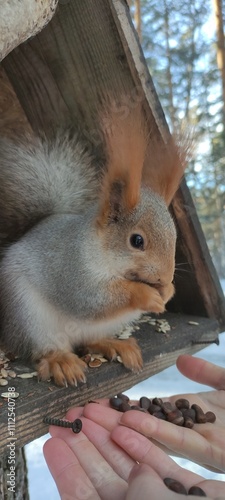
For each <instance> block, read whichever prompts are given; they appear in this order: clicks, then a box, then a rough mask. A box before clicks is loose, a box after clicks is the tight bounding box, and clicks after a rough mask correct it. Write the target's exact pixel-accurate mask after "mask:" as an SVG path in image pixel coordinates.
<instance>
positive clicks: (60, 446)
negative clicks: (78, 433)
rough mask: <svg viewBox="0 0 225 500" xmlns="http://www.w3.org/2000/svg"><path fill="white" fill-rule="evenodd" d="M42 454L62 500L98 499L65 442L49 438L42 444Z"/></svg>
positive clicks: (93, 488)
mask: <svg viewBox="0 0 225 500" xmlns="http://www.w3.org/2000/svg"><path fill="white" fill-rule="evenodd" d="M43 452H44V456H45V460H46V462H47V464H48V467H49V470H50V472H51V474H52V476H53V478H54V481H55V483H56V486H57V488H58V491H59V494H60V497H61V499H62V500H63V499H67V500H69V499H71V500H72V499H74V498H76V499H77V500H89V499H90V500H99V499H100V496H99V494H98V493H97V491H96V489H95V487H94V486H93V484H92V483H91V481H90V479H89V478H88V476H87V474H86V472H85V471H84V469H83V468H82V466H81V465H80V463H79V460H78V459H77V457H76V456H75V455H74V453H73V452H72V450H71V449H70V447H69V446H68V445H67V443H65V441H63V440H62V439H59V438H50V439H49V440H48V441H46V443H45V444H44V447H43Z"/></svg>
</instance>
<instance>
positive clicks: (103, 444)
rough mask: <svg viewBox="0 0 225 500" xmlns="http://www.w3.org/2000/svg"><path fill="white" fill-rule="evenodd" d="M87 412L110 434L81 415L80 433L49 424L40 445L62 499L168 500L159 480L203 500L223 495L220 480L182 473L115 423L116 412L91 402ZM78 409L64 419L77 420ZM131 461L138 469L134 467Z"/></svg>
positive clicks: (157, 450) (145, 441)
mask: <svg viewBox="0 0 225 500" xmlns="http://www.w3.org/2000/svg"><path fill="white" fill-rule="evenodd" d="M87 408H88V411H89V413H90V412H91V413H92V414H93V415H94V414H95V412H96V411H97V414H99V412H100V413H101V414H102V417H103V418H105V419H108V418H109V420H110V425H112V426H113V431H112V433H111V434H110V432H109V431H107V430H106V429H105V428H104V427H103V426H101V425H98V424H96V423H95V422H94V421H93V420H91V419H89V418H87V417H83V416H82V417H81V418H82V422H83V430H82V432H81V433H79V434H76V435H75V434H73V433H72V432H71V430H70V429H62V428H57V427H53V426H51V427H50V432H51V434H52V436H53V437H52V438H51V439H50V440H49V441H47V442H46V443H45V445H44V455H45V458H46V461H47V463H48V465H49V468H50V471H51V473H52V475H53V478H54V479H55V481H56V484H57V487H58V489H59V493H60V496H61V498H62V500H72V499H74V500H75V499H77V500H79V499H83V500H86V499H93V500H97V499H100V498H101V499H102V500H114V499H115V498H116V499H118V500H125V499H127V500H134V499H135V500H136V499H137V497H138V496H139V497H141V498H143V499H145V498H146V499H147V498H148V499H150V500H158V499H159V498H162V499H163V500H174V492H172V491H170V490H168V489H167V487H166V486H165V484H164V483H163V478H165V477H172V478H173V479H175V480H177V481H179V482H181V483H182V484H183V485H184V486H185V488H186V489H187V490H188V489H189V488H190V487H191V486H193V485H198V486H199V487H201V488H202V489H203V490H204V491H205V492H206V494H207V495H208V496H207V498H208V500H209V499H216V498H217V499H218V498H219V497H220V498H222V497H224V496H225V485H224V483H222V482H221V481H211V480H209V481H207V480H204V479H203V478H202V477H201V476H199V475H197V474H194V473H192V472H190V471H186V470H184V469H183V468H181V467H179V466H178V465H177V464H176V463H175V462H174V461H173V460H172V459H171V458H170V457H168V456H167V455H166V454H165V453H164V452H163V451H162V450H161V449H160V448H159V447H157V446H155V445H154V444H153V443H152V442H151V441H150V440H149V439H147V438H146V437H145V436H143V435H141V434H139V433H137V432H136V431H134V430H133V429H130V428H127V427H125V426H121V425H118V420H119V419H120V416H121V414H119V413H118V412H116V411H115V410H112V409H110V408H108V407H106V406H103V405H97V404H90V405H87V407H85V410H87ZM82 410H83V409H82V408H76V409H73V410H70V412H69V414H68V415H67V418H69V419H70V420H74V419H75V418H78V417H80V416H81V413H82ZM129 413H133V414H136V412H129ZM94 417H95V418H96V415H94ZM137 461H138V462H140V463H142V464H144V465H141V466H140V465H139V466H137V464H136V462H137ZM197 498H198V497H196V500H197ZM176 499H177V500H182V499H183V495H180V494H176Z"/></svg>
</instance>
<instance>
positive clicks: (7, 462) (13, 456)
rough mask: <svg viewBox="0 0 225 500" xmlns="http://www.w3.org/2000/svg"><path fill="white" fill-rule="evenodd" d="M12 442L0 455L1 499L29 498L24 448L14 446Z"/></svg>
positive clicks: (23, 499)
mask: <svg viewBox="0 0 225 500" xmlns="http://www.w3.org/2000/svg"><path fill="white" fill-rule="evenodd" d="M14 443H15V442H13V443H12V444H11V446H10V442H9V452H8V454H7V455H5V456H4V457H0V498H1V500H29V493H28V479H27V466H26V457H25V453H24V448H18V449H17V448H15V446H14Z"/></svg>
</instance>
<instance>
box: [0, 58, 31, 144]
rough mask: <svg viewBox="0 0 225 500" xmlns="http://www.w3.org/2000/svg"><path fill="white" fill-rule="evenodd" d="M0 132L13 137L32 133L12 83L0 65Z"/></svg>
mask: <svg viewBox="0 0 225 500" xmlns="http://www.w3.org/2000/svg"><path fill="white" fill-rule="evenodd" d="M0 133H1V136H3V135H4V136H5V137H10V138H12V139H13V138H15V136H17V137H18V136H20V135H21V136H24V134H32V129H31V126H30V124H29V122H28V120H27V117H26V115H25V113H24V111H23V108H22V107H21V105H20V103H19V101H18V98H17V96H16V94H15V92H14V90H13V88H12V85H11V83H10V81H9V79H8V77H7V75H6V72H5V71H4V69H3V67H1V66H0Z"/></svg>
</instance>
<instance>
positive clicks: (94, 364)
mask: <svg viewBox="0 0 225 500" xmlns="http://www.w3.org/2000/svg"><path fill="white" fill-rule="evenodd" d="M101 364H102V362H101V360H100V359H98V358H95V359H93V360H92V361H89V363H88V366H89V367H90V368H98V367H99V366H101Z"/></svg>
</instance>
